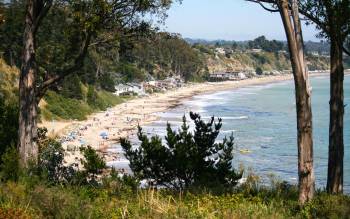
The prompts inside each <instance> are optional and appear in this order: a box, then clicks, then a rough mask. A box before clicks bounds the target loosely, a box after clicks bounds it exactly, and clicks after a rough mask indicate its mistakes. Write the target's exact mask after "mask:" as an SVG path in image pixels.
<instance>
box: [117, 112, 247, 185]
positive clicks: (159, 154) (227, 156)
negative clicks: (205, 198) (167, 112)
mask: <svg viewBox="0 0 350 219" xmlns="http://www.w3.org/2000/svg"><path fill="white" fill-rule="evenodd" d="M190 117H191V119H192V120H193V122H194V123H195V131H194V133H193V134H192V133H191V132H190V131H189V126H187V124H186V118H185V116H184V117H183V125H182V127H181V129H180V130H179V131H178V132H176V131H173V130H172V129H171V126H170V124H168V125H167V136H166V137H165V140H166V146H164V145H162V140H161V139H160V137H158V136H155V137H152V138H151V139H149V138H148V137H147V136H146V135H145V134H144V133H142V129H141V128H140V127H139V132H138V138H139V140H140V141H141V145H140V148H139V149H136V150H133V149H132V146H131V144H130V142H129V141H127V140H125V139H121V145H122V147H123V150H124V152H125V156H126V158H128V160H129V161H130V167H131V169H132V171H133V173H134V174H135V176H136V177H138V178H139V179H140V180H144V179H145V180H147V181H148V182H149V183H150V184H152V183H154V184H155V185H159V186H165V187H169V188H175V189H180V190H182V189H188V188H190V187H193V186H204V187H217V186H225V187H226V188H232V187H233V186H234V185H236V183H237V180H239V179H240V178H241V177H242V173H239V174H237V173H236V172H235V170H234V169H233V168H232V158H233V156H232V150H233V146H234V143H233V140H234V139H233V137H232V136H231V137H230V138H229V139H227V138H226V137H225V139H224V140H223V141H222V142H221V143H216V138H217V136H218V134H219V131H220V128H221V126H222V123H221V119H218V122H217V123H215V122H214V117H212V118H211V120H210V121H209V122H208V123H205V122H204V121H203V120H201V118H200V116H199V115H198V114H194V113H190Z"/></svg>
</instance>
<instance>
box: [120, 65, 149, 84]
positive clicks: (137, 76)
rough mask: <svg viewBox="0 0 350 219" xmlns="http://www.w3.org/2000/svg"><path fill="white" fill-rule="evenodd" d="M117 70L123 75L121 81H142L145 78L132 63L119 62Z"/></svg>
mask: <svg viewBox="0 0 350 219" xmlns="http://www.w3.org/2000/svg"><path fill="white" fill-rule="evenodd" d="M118 71H119V72H120V73H121V74H122V75H123V81H125V82H132V81H143V80H144V79H145V75H144V73H143V72H142V71H141V70H140V69H139V68H137V67H136V66H135V65H133V64H127V63H121V64H120V66H119V67H118Z"/></svg>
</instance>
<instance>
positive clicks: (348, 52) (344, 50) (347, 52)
mask: <svg viewBox="0 0 350 219" xmlns="http://www.w3.org/2000/svg"><path fill="white" fill-rule="evenodd" d="M343 52H344V53H345V54H346V55H348V56H350V51H349V50H347V49H346V48H345V46H343Z"/></svg>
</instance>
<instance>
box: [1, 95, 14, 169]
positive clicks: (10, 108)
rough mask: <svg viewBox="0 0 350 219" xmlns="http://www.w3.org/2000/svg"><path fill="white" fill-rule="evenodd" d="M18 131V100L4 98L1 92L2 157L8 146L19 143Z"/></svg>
mask: <svg viewBox="0 0 350 219" xmlns="http://www.w3.org/2000/svg"><path fill="white" fill-rule="evenodd" d="M17 132H18V102H17V100H16V101H12V99H11V100H9V99H6V98H4V97H3V96H2V94H1V92H0V157H1V156H2V154H4V153H5V151H6V149H7V148H8V147H10V146H11V145H17V137H18V133H17ZM0 163H1V161H0Z"/></svg>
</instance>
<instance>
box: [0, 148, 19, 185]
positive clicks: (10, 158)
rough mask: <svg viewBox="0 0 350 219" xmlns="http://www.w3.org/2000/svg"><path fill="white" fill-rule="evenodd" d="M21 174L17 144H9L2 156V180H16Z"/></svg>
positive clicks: (0, 170) (0, 172) (0, 168)
mask: <svg viewBox="0 0 350 219" xmlns="http://www.w3.org/2000/svg"><path fill="white" fill-rule="evenodd" d="M19 175H20V167H19V154H18V151H17V149H16V147H15V146H13V145H12V146H9V147H7V148H6V151H5V153H4V154H2V156H1V164H0V180H2V181H8V180H11V181H16V180H17V179H18V177H19Z"/></svg>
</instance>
